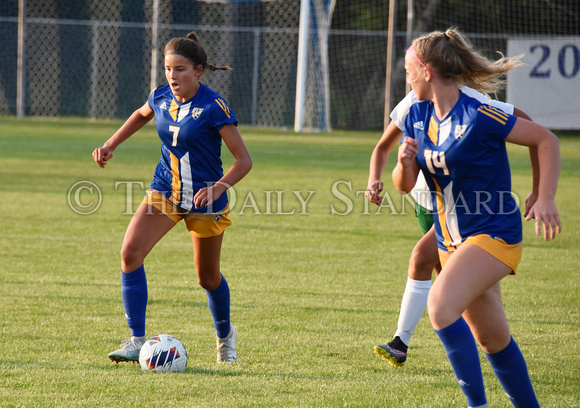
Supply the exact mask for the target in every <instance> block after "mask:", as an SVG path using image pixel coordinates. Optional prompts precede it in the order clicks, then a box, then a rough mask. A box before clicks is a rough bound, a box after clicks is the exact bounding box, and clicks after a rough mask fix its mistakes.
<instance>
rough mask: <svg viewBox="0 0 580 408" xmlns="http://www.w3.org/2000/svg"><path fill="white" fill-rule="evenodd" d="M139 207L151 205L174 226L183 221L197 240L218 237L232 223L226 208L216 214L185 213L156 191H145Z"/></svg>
mask: <svg viewBox="0 0 580 408" xmlns="http://www.w3.org/2000/svg"><path fill="white" fill-rule="evenodd" d="M141 205H151V206H152V207H155V208H157V209H158V210H159V211H161V213H163V214H165V215H166V216H168V217H169V218H171V220H172V221H173V222H175V224H177V223H178V222H179V221H181V220H184V221H185V226H186V228H187V230H188V231H189V233H190V234H191V235H192V236H194V237H198V238H209V237H215V236H218V235H220V234H221V233H223V232H224V230H225V229H226V228H227V227H229V226H230V225H232V221H231V220H230V219H229V218H228V214H229V212H230V210H229V207H228V206H226V208H224V209H223V210H222V211H220V212H217V213H197V212H192V211H186V210H183V209H181V208H179V207H178V206H176V205H175V204H173V203H172V202H171V201H169V200H168V199H167V198H166V197H165V196H164V195H163V194H161V193H160V192H159V191H157V190H147V194H146V195H145V198H144V199H143V201H142V202H141Z"/></svg>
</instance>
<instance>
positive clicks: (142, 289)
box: [121, 265, 148, 337]
mask: <svg viewBox="0 0 580 408" xmlns="http://www.w3.org/2000/svg"><path fill="white" fill-rule="evenodd" d="M121 286H122V296H123V305H124V306H125V318H126V319H127V326H129V328H130V329H131V331H132V335H133V336H134V337H143V336H145V311H146V310H147V300H148V292H147V278H146V276H145V268H144V267H143V265H141V267H139V268H137V269H135V270H134V271H133V272H129V273H125V272H123V271H121Z"/></svg>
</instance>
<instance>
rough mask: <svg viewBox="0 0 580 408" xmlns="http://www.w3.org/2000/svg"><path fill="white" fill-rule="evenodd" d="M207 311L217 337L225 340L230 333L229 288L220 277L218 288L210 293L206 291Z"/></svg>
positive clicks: (224, 279)
mask: <svg viewBox="0 0 580 408" xmlns="http://www.w3.org/2000/svg"><path fill="white" fill-rule="evenodd" d="M205 293H207V300H208V305H209V310H210V311H211V316H212V317H213V324H214V326H215V330H216V333H217V336H218V337H219V338H220V339H225V338H226V337H227V336H228V334H229V333H230V287H229V286H228V282H227V281H226V278H225V277H224V276H223V275H222V281H221V283H220V284H219V286H218V287H217V288H216V289H215V290H212V291H209V290H206V291H205Z"/></svg>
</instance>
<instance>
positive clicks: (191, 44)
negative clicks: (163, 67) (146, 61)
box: [165, 31, 231, 71]
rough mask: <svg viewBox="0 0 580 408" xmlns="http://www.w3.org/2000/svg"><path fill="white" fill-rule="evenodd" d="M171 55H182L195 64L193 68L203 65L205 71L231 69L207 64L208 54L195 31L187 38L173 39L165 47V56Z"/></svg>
mask: <svg viewBox="0 0 580 408" xmlns="http://www.w3.org/2000/svg"><path fill="white" fill-rule="evenodd" d="M170 54H178V55H181V56H183V57H185V58H187V59H188V60H190V61H191V62H192V63H193V66H194V67H196V66H198V65H201V66H202V67H203V69H209V70H210V71H217V70H218V69H219V70H222V71H229V70H230V69H231V68H230V67H228V66H225V67H216V66H215V65H212V64H209V63H208V62H207V53H206V52H205V49H204V48H203V45H202V44H201V41H199V38H197V34H196V33H194V32H193V31H192V32H191V33H189V34H187V36H186V37H185V38H173V39H171V40H170V41H169V42H168V43H167V45H165V55H170Z"/></svg>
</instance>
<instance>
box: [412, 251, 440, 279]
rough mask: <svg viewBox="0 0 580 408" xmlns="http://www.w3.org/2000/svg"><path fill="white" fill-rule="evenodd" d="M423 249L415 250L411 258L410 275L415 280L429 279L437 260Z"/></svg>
mask: <svg viewBox="0 0 580 408" xmlns="http://www.w3.org/2000/svg"><path fill="white" fill-rule="evenodd" d="M432 258H433V257H431V256H426V255H425V253H424V252H422V251H413V253H412V254H411V259H410V260H409V272H408V275H409V277H410V278H411V279H415V280H429V279H431V274H432V272H433V268H434V267H435V265H436V264H437V261H436V260H434V259H432Z"/></svg>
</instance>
